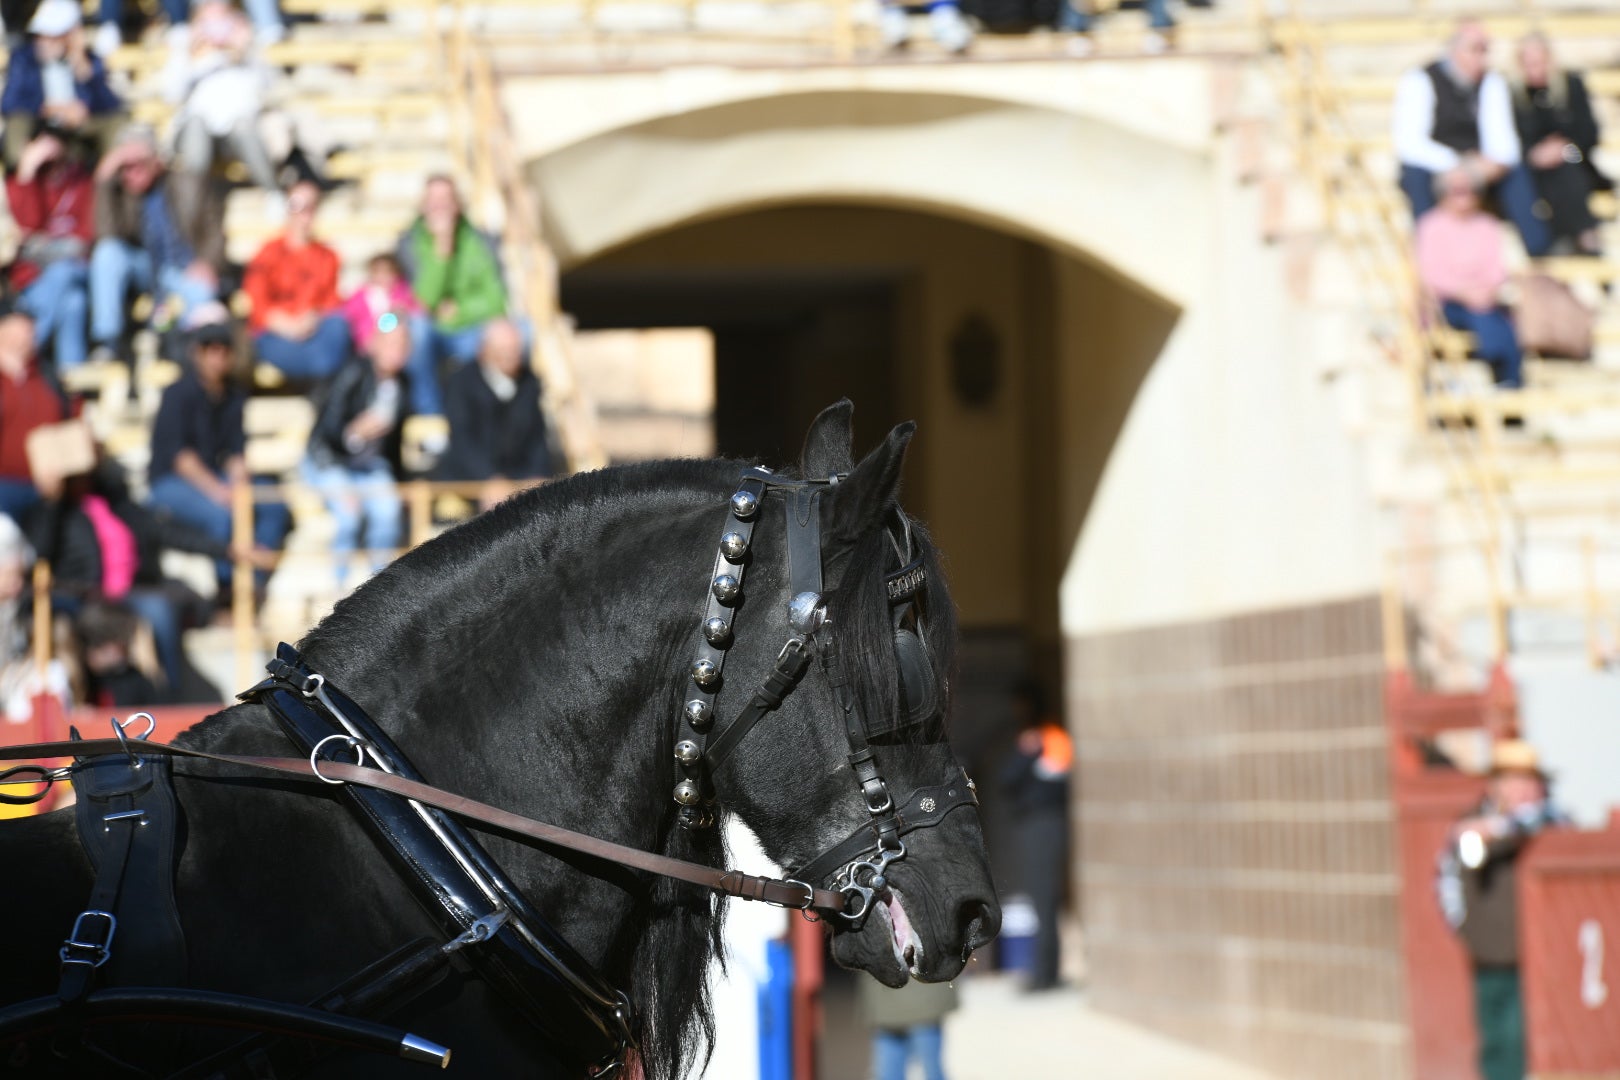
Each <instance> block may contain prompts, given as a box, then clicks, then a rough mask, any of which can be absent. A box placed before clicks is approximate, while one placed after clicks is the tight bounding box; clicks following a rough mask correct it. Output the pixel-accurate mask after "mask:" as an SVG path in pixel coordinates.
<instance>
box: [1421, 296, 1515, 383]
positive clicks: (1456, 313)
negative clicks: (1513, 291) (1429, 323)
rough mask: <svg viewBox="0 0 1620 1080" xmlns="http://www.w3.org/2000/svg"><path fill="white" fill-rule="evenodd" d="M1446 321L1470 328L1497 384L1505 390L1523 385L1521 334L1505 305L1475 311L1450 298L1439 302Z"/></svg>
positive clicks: (1457, 327) (1455, 325) (1456, 325)
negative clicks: (1516, 330) (1515, 330)
mask: <svg viewBox="0 0 1620 1080" xmlns="http://www.w3.org/2000/svg"><path fill="white" fill-rule="evenodd" d="M1440 310H1441V311H1442V312H1444V313H1445V316H1446V322H1448V323H1450V324H1451V325H1452V326H1453V327H1455V328H1456V329H1458V330H1467V331H1470V332H1471V333H1472V334H1473V335H1474V336H1475V337H1476V338H1478V339H1479V348H1478V350H1477V351H1478V353H1479V355H1480V357H1481V358H1482V359H1484V360H1486V361H1487V362H1489V364H1490V365H1491V371H1492V372H1493V373H1494V374H1495V376H1496V385H1497V386H1500V387H1503V388H1504V389H1515V390H1516V389H1518V388H1519V387H1521V386H1523V385H1524V354H1523V352H1521V351H1520V349H1519V335H1518V334H1516V333H1515V332H1514V330H1513V317H1512V316H1511V315H1509V314H1508V310H1507V309H1506V308H1500V307H1499V308H1493V309H1492V310H1490V311H1473V310H1471V309H1469V308H1466V307H1464V306H1463V305H1462V304H1459V303H1457V301H1455V300H1447V301H1445V302H1444V303H1442V304H1441V305H1440Z"/></svg>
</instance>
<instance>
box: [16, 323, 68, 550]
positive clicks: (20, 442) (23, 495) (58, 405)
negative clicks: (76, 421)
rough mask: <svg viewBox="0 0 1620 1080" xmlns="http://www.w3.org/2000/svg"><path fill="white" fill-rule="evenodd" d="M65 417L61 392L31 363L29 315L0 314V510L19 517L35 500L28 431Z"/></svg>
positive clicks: (37, 497) (36, 491)
mask: <svg viewBox="0 0 1620 1080" xmlns="http://www.w3.org/2000/svg"><path fill="white" fill-rule="evenodd" d="M66 415H67V403H66V402H65V401H63V400H62V394H61V392H60V391H59V390H58V389H57V388H56V386H55V385H54V384H53V383H52V382H51V381H50V380H48V379H47V378H45V376H44V375H42V374H40V371H39V366H38V364H37V363H36V362H35V354H34V320H33V317H32V316H30V315H29V314H28V313H27V312H26V311H24V310H22V309H21V308H13V309H12V310H10V311H8V312H5V313H4V314H0V513H4V514H7V515H9V516H10V517H11V518H12V519H13V520H18V521H20V520H21V519H22V517H23V515H24V514H26V513H27V512H28V510H29V509H30V508H31V507H32V506H33V505H34V504H35V503H37V502H39V491H38V490H37V489H36V488H35V487H34V476H33V471H32V470H31V468H30V467H29V463H28V433H29V432H31V431H33V430H34V429H35V428H37V427H39V426H40V425H42V424H54V423H57V422H59V421H60V420H61V419H62V418H63V417H64V416H66Z"/></svg>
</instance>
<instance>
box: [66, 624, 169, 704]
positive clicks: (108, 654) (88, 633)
mask: <svg viewBox="0 0 1620 1080" xmlns="http://www.w3.org/2000/svg"><path fill="white" fill-rule="evenodd" d="M73 629H74V631H75V632H76V634H77V636H78V639H79V657H80V659H81V660H82V661H83V662H84V674H85V683H86V693H85V701H86V702H87V703H88V704H91V705H102V706H108V705H116V706H126V705H166V704H168V703H169V698H168V696H167V695H165V694H160V693H159V692H158V688H157V687H156V686H154V685H153V684H152V680H151V679H149V678H147V677H146V674H145V673H144V672H142V671H141V669H140V668H138V667H136V666H135V661H134V660H133V659H132V658H131V656H132V654H133V652H134V650H135V632H136V631H137V630H139V629H140V621H139V620H138V619H137V618H136V617H135V613H134V612H133V611H131V610H130V609H129V608H128V607H126V606H125V605H123V604H111V603H107V602H106V601H101V600H98V601H95V602H93V603H90V604H86V605H85V606H84V609H83V610H82V611H80V612H79V617H78V618H77V619H74V620H73Z"/></svg>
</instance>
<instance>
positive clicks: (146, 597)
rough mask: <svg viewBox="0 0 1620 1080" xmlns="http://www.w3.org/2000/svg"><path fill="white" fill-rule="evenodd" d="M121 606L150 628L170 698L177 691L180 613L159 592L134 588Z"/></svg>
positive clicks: (165, 594)
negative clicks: (127, 608)
mask: <svg viewBox="0 0 1620 1080" xmlns="http://www.w3.org/2000/svg"><path fill="white" fill-rule="evenodd" d="M124 603H126V604H128V605H129V609H130V610H131V611H133V612H134V613H135V614H136V615H139V616H140V617H141V618H142V619H143V620H144V621H145V622H146V625H148V626H150V627H151V628H152V644H154V645H155V646H157V654H158V662H159V663H161V664H162V665H163V677H164V678H165V679H166V680H168V683H169V687H168V693H169V697H170V698H171V699H172V698H173V697H174V695H175V694H177V693H178V692H179V690H180V613H179V612H177V611H176V610H175V609H174V601H173V600H171V599H169V596H168V594H167V593H165V592H164V591H163V590H162V589H148V588H143V587H141V586H139V585H137V586H135V588H133V589H131V590H129V592H128V593H126V594H125V595H124Z"/></svg>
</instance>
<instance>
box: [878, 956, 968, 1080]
mask: <svg viewBox="0 0 1620 1080" xmlns="http://www.w3.org/2000/svg"><path fill="white" fill-rule="evenodd" d="M856 986H857V987H859V990H858V991H857V994H858V996H859V998H860V1004H861V1015H862V1016H863V1017H865V1019H866V1021H867V1022H868V1023H869V1024H871V1025H872V1028H873V1039H872V1076H873V1078H874V1080H906V1077H907V1075H909V1074H908V1073H907V1070H906V1066H907V1064H908V1063H909V1062H910V1061H912V1060H913V1059H915V1060H916V1062H917V1067H918V1068H920V1069H921V1070H922V1075H923V1080H945V1066H944V1062H943V1060H942V1059H943V1050H944V1033H943V1031H942V1029H941V1024H942V1023H943V1022H944V1020H945V1017H946V1016H948V1015H949V1014H950V1013H952V1012H954V1011H955V1010H956V987H955V986H954V985H953V984H951V983H925V982H917V981H915V980H913V981H912V982H908V983H907V984H906V985H905V986H903V987H901V988H900V989H898V990H892V989H890V988H889V987H887V986H884V985H883V984H882V983H880V982H878V981H877V980H876V979H861V980H859V981H858V982H857V983H856Z"/></svg>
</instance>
